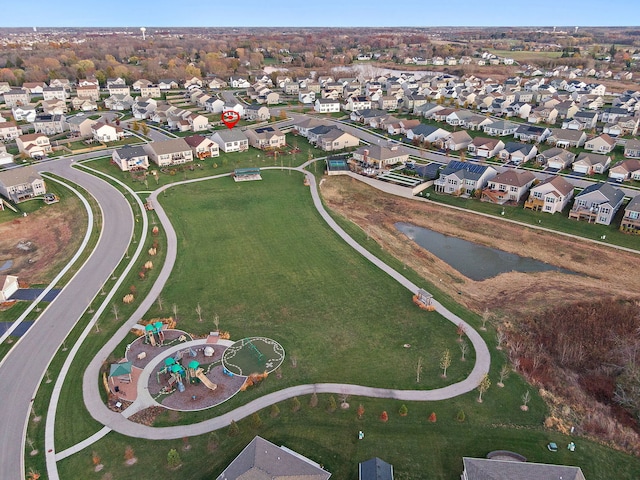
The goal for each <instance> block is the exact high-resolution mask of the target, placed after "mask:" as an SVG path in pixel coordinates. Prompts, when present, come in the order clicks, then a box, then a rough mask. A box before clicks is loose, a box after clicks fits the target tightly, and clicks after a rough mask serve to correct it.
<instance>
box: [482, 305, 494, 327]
mask: <svg viewBox="0 0 640 480" xmlns="http://www.w3.org/2000/svg"><path fill="white" fill-rule="evenodd" d="M489 320H491V312H489V309H488V308H485V309H484V312H483V313H482V327H480V330H486V329H487V322H488V321H489Z"/></svg>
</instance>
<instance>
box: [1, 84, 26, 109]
mask: <svg viewBox="0 0 640 480" xmlns="http://www.w3.org/2000/svg"><path fill="white" fill-rule="evenodd" d="M30 101H31V92H29V91H28V90H26V89H23V88H14V89H11V90H9V91H8V92H4V103H5V105H6V106H7V107H8V108H13V107H17V106H22V105H28V104H29V102H30Z"/></svg>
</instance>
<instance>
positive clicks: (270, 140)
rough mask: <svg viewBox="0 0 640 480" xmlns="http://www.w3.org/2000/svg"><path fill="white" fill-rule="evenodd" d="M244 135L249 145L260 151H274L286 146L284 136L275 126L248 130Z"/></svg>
mask: <svg viewBox="0 0 640 480" xmlns="http://www.w3.org/2000/svg"><path fill="white" fill-rule="evenodd" d="M244 133H245V135H246V136H247V138H248V139H249V145H251V146H252V147H254V148H258V149H260V150H274V149H277V148H281V147H284V146H285V145H286V144H287V139H286V137H285V134H284V133H282V131H280V129H279V128H278V127H276V126H271V125H269V126H266V127H260V128H256V129H251V128H248V129H247V130H245V132H244Z"/></svg>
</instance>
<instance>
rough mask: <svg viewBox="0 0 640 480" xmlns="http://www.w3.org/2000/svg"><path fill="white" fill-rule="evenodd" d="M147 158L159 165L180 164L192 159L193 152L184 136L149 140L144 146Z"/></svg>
mask: <svg viewBox="0 0 640 480" xmlns="http://www.w3.org/2000/svg"><path fill="white" fill-rule="evenodd" d="M144 149H145V151H146V152H147V155H149V160H151V161H152V162H154V163H155V164H156V165H158V166H159V167H168V166H171V165H181V164H183V163H187V162H191V161H193V152H192V151H191V147H190V146H189V144H188V143H187V142H186V141H185V140H184V138H172V139H171V140H162V141H160V142H151V143H148V144H146V145H145V146H144Z"/></svg>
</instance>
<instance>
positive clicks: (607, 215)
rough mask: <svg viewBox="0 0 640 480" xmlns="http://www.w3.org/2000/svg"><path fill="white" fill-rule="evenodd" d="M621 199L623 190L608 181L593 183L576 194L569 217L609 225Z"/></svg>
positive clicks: (620, 203) (619, 205)
mask: <svg viewBox="0 0 640 480" xmlns="http://www.w3.org/2000/svg"><path fill="white" fill-rule="evenodd" d="M623 200H624V192H623V191H622V190H620V189H619V188H615V187H613V186H611V185H610V184H608V183H594V184H591V185H589V186H588V187H587V188H585V189H584V190H582V192H580V193H579V194H578V195H576V198H575V200H574V203H573V207H572V208H571V210H570V211H569V218H575V219H576V220H587V221H588V222H589V223H591V222H595V223H600V224H602V225H609V224H611V220H613V217H614V216H615V214H616V212H617V211H618V209H619V208H620V207H621V206H622V202H623Z"/></svg>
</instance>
